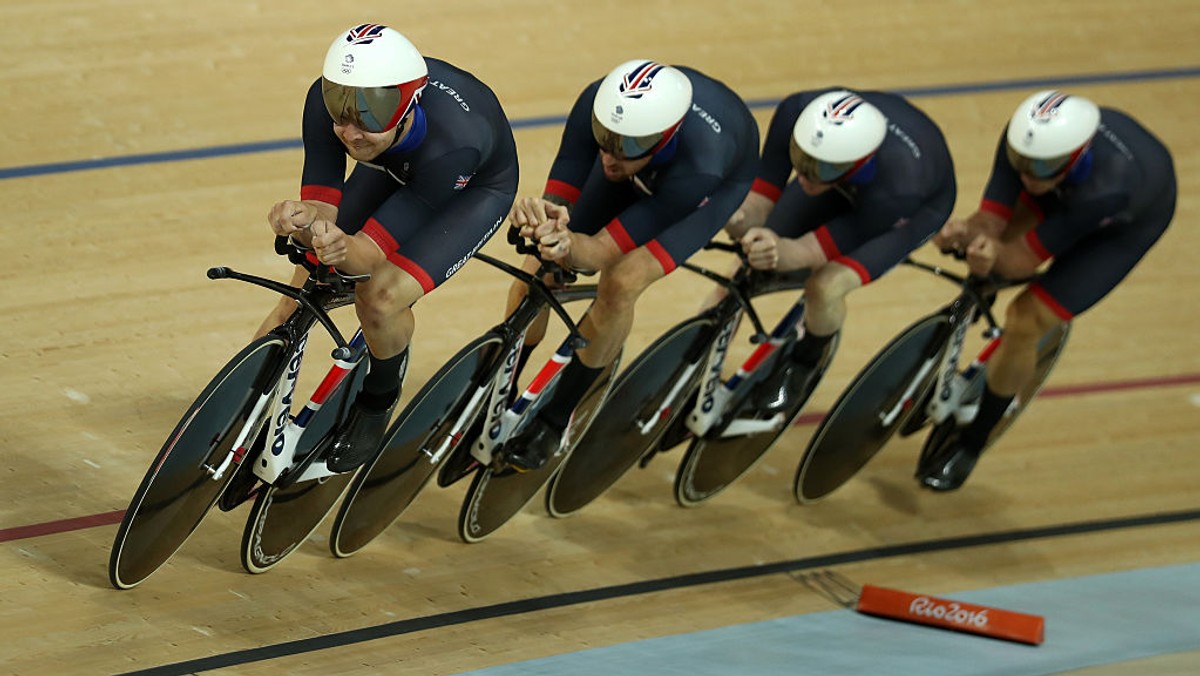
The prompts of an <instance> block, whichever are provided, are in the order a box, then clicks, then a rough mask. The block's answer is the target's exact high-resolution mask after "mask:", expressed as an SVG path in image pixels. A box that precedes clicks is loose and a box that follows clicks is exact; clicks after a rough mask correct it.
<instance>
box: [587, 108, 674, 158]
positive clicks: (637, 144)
mask: <svg viewBox="0 0 1200 676" xmlns="http://www.w3.org/2000/svg"><path fill="white" fill-rule="evenodd" d="M678 128H679V125H678V124H676V125H675V126H673V127H671V128H670V129H667V130H666V131H661V132H659V133H657V134H647V135H646V136H624V135H622V134H618V133H616V132H615V131H612V130H611V129H609V128H608V127H605V126H604V125H603V124H601V123H600V120H599V119H597V118H596V113H595V112H593V113H592V136H594V137H595V138H596V143H599V144H600V149H601V150H603V151H605V152H607V153H609V154H611V155H614V156H616V157H617V159H621V160H639V159H642V158H643V157H646V156H647V155H650V154H652V153H654V152H656V151H657V150H658V149H660V148H661V147H662V146H664V145H666V141H669V140H670V137H671V136H672V135H673V134H674V133H675V130H676V129H678Z"/></svg>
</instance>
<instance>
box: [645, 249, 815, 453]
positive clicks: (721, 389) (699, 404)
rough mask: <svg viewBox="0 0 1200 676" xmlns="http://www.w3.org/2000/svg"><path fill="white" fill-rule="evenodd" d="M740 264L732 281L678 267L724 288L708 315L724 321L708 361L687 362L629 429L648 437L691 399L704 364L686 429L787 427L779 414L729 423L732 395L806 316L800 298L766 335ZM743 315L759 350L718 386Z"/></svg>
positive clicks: (729, 432)
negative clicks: (658, 400)
mask: <svg viewBox="0 0 1200 676" xmlns="http://www.w3.org/2000/svg"><path fill="white" fill-rule="evenodd" d="M705 248H706V249H721V250H725V251H730V252H733V253H738V254H739V255H741V253H740V252H741V249H740V248H739V247H737V246H736V245H727V244H720V243H717V242H712V243H710V244H709V245H708V246H706V247H705ZM742 265H743V268H742V269H741V270H739V271H738V272H737V273H736V274H735V275H734V277H733V278H728V277H723V276H721V275H718V274H716V273H713V272H711V271H709V270H706V269H704V268H701V267H699V266H696V265H692V264H691V263H684V264H683V265H682V266H681V267H683V268H685V269H687V270H690V271H692V272H694V273H696V274H698V275H701V276H704V277H707V278H708V279H710V280H712V281H714V282H716V283H717V284H718V285H720V286H722V287H724V288H725V290H726V291H727V293H728V295H727V296H726V297H725V298H724V299H722V301H721V302H720V303H719V304H718V305H717V306H716V307H714V308H713V309H711V310H709V314H710V315H711V316H713V317H715V318H717V319H718V320H721V318H722V317H724V320H723V323H722V324H721V327H720V330H719V331H718V333H717V335H716V338H715V339H714V340H712V341H711V343H710V344H709V347H708V351H707V356H706V357H705V358H704V360H703V361H701V360H700V359H689V360H688V362H687V365H686V367H685V368H684V371H683V372H682V373H681V374H680V375H679V377H678V378H676V380H675V383H674V384H673V385H672V386H671V390H670V391H669V392H668V393H667V396H666V397H664V398H663V400H662V403H660V404H659V406H658V408H657V409H656V410H655V411H654V412H652V413H650V414H649V415H648V416H646V417H645V418H641V419H637V420H634V421H633V424H634V425H635V426H636V427H637V429H638V430H639V431H640V432H641V433H642V434H643V435H646V434H649V433H650V432H651V430H653V429H654V426H655V425H656V424H657V423H658V422H659V421H661V420H662V419H663V418H664V417H666V416H669V415H670V414H671V412H672V411H673V410H675V407H676V406H677V405H678V403H679V402H680V400H681V399H683V398H684V396H685V395H687V394H690V393H689V392H685V391H684V390H686V389H687V385H688V383H690V382H691V380H692V377H693V376H694V375H695V373H696V370H697V369H699V368H701V364H703V369H704V371H703V373H704V376H703V378H704V380H703V382H702V383H701V384H700V388H699V390H698V393H697V397H696V403H695V405H694V406H693V407H692V408H691V410H690V411H688V412H687V414H686V417H685V418H684V424H685V425H686V426H687V428H688V430H689V431H691V432H692V433H693V434H695V435H697V436H703V435H706V434H709V433H710V432H713V431H716V432H717V433H718V435H719V436H721V437H732V436H740V435H745V434H757V433H760V432H768V431H774V430H778V429H779V428H780V427H782V426H783V425H784V424H786V423H787V421H786V420H784V416H783V414H782V413H777V414H776V415H774V416H772V417H771V418H769V419H767V420H753V419H736V420H727V414H728V412H729V410H730V409H731V403H732V402H734V401H735V396H734V395H735V393H737V392H738V388H739V387H740V386H741V385H742V383H744V382H745V381H746V379H747V378H748V377H749V376H750V375H751V374H752V373H754V371H755V370H756V369H757V368H758V367H759V366H760V365H762V363H763V362H765V361H766V360H767V358H769V357H770V356H771V355H772V354H773V353H774V352H775V351H776V350H777V349H779V347H780V346H781V345H783V344H785V343H786V342H787V341H788V340H789V337H790V334H791V331H792V329H793V328H794V327H801V330H803V328H802V325H801V320H802V319H803V317H804V299H803V297H802V298H801V299H799V300H797V301H796V303H795V304H793V305H792V307H791V308H790V309H789V310H788V311H787V312H786V313H785V314H784V316H783V318H782V319H780V320H779V323H778V324H776V325H775V328H773V329H772V330H771V333H770V334H767V333H766V332H765V331H764V329H763V325H762V322H761V321H760V320H759V318H758V315H757V313H756V312H755V311H754V306H753V305H751V303H750V295H751V294H750V293H748V292H747V289H746V288H745V287H748V286H752V282H750V281H748V279H749V275H750V274H751V272H750V271H749V267H748V264H747V263H746V261H745V260H744V259H743V261H742ZM769 287H770V285H766V286H765V287H764V288H769ZM789 288H795V287H794V286H793V287H788V286H786V285H781V286H779V288H778V289H776V290H787V289H789ZM743 313H744V314H745V315H746V316H747V317H749V318H750V321H751V322H752V323H753V324H754V329H755V333H754V335H753V336H752V337H751V342H754V343H757V344H758V347H757V348H755V350H754V352H753V353H752V354H751V355H750V357H749V358H747V359H746V360H745V362H743V363H742V365H741V366H740V367H739V368H738V370H737V372H736V373H735V374H734V375H733V376H732V377H730V378H729V380H727V381H725V382H724V383H722V381H721V373H722V371H723V370H724V368H725V357H726V355H727V354H728V352H729V344H730V342H731V341H732V340H733V334H734V333H735V332H736V330H737V327H738V324H739V323H740V321H741V318H742V315H743Z"/></svg>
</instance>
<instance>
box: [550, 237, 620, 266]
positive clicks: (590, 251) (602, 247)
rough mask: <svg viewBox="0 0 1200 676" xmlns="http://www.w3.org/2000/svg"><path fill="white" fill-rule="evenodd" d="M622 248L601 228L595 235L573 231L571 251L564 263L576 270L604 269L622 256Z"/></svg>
mask: <svg viewBox="0 0 1200 676" xmlns="http://www.w3.org/2000/svg"><path fill="white" fill-rule="evenodd" d="M621 255H622V254H621V249H620V248H619V247H618V246H617V245H616V242H614V241H613V240H612V237H610V236H609V235H608V233H606V232H605V231H603V230H601V231H600V234H598V235H595V236H590V235H584V234H581V233H578V232H572V233H571V252H570V254H569V255H568V256H567V259H566V260H565V261H564V264H565V265H566V266H567V267H569V268H573V269H575V270H603V269H605V268H607V267H608V266H609V265H611V264H612V263H614V262H616V261H617V259H619V258H620V257H621Z"/></svg>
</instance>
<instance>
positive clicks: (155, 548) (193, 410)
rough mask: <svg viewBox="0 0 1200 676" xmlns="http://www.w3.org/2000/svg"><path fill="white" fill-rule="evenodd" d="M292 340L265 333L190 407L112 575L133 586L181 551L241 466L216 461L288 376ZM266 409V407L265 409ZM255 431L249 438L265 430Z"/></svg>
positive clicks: (149, 483) (149, 480)
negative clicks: (217, 472) (217, 471)
mask: <svg viewBox="0 0 1200 676" xmlns="http://www.w3.org/2000/svg"><path fill="white" fill-rule="evenodd" d="M284 354H285V345H284V341H283V340H282V339H281V338H278V337H276V336H270V335H268V336H264V337H262V338H259V339H258V340H256V341H254V342H253V343H251V344H250V345H248V346H247V347H246V348H245V349H243V350H242V351H241V352H239V353H238V354H237V356H235V357H234V358H233V359H231V360H230V361H229V363H227V364H226V365H225V367H224V368H222V369H221V371H220V372H219V373H218V374H217V375H216V377H214V378H213V379H212V381H210V382H209V384H208V386H207V387H205V389H204V391H203V392H201V394H200V396H199V397H198V398H197V399H196V401H195V402H193V403H192V405H191V406H190V407H189V408H188V410H187V412H186V413H184V415H183V418H182V419H181V420H180V421H179V424H178V425H176V426H175V430H174V431H173V432H172V433H171V435H170V436H169V437H168V438H167V441H166V443H164V444H163V446H162V449H161V450H159V452H158V455H157V456H155V458H154V461H153V462H152V463H150V469H149V470H148V471H147V472H146V475H145V477H144V478H143V479H142V483H141V485H140V486H139V487H138V489H137V492H136V493H134V496H133V500H132V501H130V503H129V508H128V509H127V510H126V511H125V516H124V517H123V518H122V520H121V526H120V528H118V529H117V536H116V539H115V541H114V542H113V548H112V553H111V555H110V557H109V564H108V574H109V581H110V582H111V583H112V585H113V586H114V587H116V588H118V589H129V588H130V587H134V586H136V585H137V584H139V583H141V582H142V581H143V580H145V579H146V578H147V577H149V576H150V575H151V574H152V573H153V572H154V571H156V570H158V569H159V567H160V566H162V565H163V564H164V563H165V562H166V561H167V559H169V558H170V557H171V556H172V555H173V554H174V553H175V552H176V551H178V550H179V548H180V547H181V546H183V543H184V542H185V541H186V540H187V539H188V537H189V536H190V535H191V534H192V532H194V531H195V530H196V528H197V527H198V526H199V525H200V522H201V521H202V520H203V519H204V517H205V515H207V514H208V512H209V510H210V509H212V507H213V505H214V504H215V503H216V502H217V500H218V499H219V498H220V497H221V493H222V491H223V490H224V489H225V487H226V485H227V484H228V483H229V482H230V481H231V480H232V479H233V477H234V474H235V473H236V470H237V469H238V467H237V466H231V467H228V468H226V470H225V472H224V474H223V476H222V477H221V478H220V479H214V478H213V476H212V473H211V472H210V471H209V470H210V468H213V467H215V466H216V465H219V464H220V463H221V462H222V461H223V460H224V459H225V457H226V456H227V455H228V454H229V452H230V451H231V450H232V447H233V444H234V443H235V442H236V441H237V437H238V435H239V433H240V432H242V430H243V429H244V428H245V427H246V425H247V423H248V422H253V424H256V425H261V424H262V421H261V420H260V421H250V417H251V415H252V413H253V410H254V407H255V404H256V403H257V402H258V400H259V398H260V396H261V395H262V394H263V392H264V391H265V390H266V389H267V388H270V387H271V386H272V385H273V384H274V382H275V380H276V379H277V378H278V377H279V376H280V374H281V373H282V369H283V366H284V364H283V361H284ZM264 416H265V412H264ZM258 433H259V429H253V430H250V434H249V435H248V436H247V440H246V441H245V442H244V443H245V445H250V444H251V443H252V442H253V440H254V439H256V438H257V437H258Z"/></svg>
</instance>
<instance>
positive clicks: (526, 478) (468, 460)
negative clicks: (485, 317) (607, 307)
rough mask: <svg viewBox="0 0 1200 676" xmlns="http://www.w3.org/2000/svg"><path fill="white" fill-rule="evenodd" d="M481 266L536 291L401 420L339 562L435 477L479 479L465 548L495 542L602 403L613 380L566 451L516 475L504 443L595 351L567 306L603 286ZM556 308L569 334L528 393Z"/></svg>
mask: <svg viewBox="0 0 1200 676" xmlns="http://www.w3.org/2000/svg"><path fill="white" fill-rule="evenodd" d="M508 237H509V241H510V243H512V244H514V245H515V246H516V247H517V251H518V252H519V253H531V254H534V255H536V253H537V247H536V246H532V245H529V244H526V243H525V242H524V240H522V239H521V238H520V236H519V234H518V231H517V230H516V229H510V230H509V233H508ZM475 257H476V258H478V259H479V260H482V261H483V262H485V263H487V264H489V265H491V266H493V267H495V268H497V269H499V270H501V271H502V272H505V273H506V274H508V275H511V276H512V277H515V278H516V279H519V280H521V281H522V282H524V283H525V284H526V286H527V288H528V289H529V291H528V293H527V294H526V295H525V298H524V299H523V300H522V301H521V302H520V303H519V304H518V305H517V307H516V308H515V309H514V310H513V312H512V313H511V314H510V315H509V316H508V317H507V318H506V319H505V320H504V321H503V322H501V323H500V324H498V325H497V326H495V327H493V328H492V329H490V330H488V331H487V332H486V333H484V334H483V335H481V336H479V337H478V338H476V339H474V340H472V341H471V342H470V343H468V344H467V345H466V346H465V347H463V348H462V349H461V350H459V351H458V353H457V354H455V355H454V356H453V357H451V358H450V360H449V361H447V362H446V364H445V365H444V366H442V367H441V369H439V370H438V372H437V373H435V374H434V375H433V376H432V377H431V378H430V379H429V381H428V382H427V383H426V384H425V386H424V387H423V388H422V389H421V391H420V392H418V393H417V394H416V395H415V396H414V398H413V399H412V400H411V402H409V404H408V405H407V406H406V407H405V409H404V410H403V411H401V413H400V415H399V417H398V418H397V420H396V422H395V424H394V425H393V426H392V428H391V429H390V430H389V432H388V437H387V441H386V442H385V444H384V450H383V452H382V453H380V454H379V456H377V457H376V459H375V460H374V461H373V462H372V463H371V464H369V465H368V466H367V468H366V469H365V470H364V471H363V472H362V473H360V474H359V475H358V477H356V479H355V480H354V482H353V483H352V484H351V487H350V490H349V491H348V492H347V495H346V497H345V499H344V500H343V501H342V506H341V508H340V510H339V512H338V515H337V518H336V520H335V521H334V525H333V529H332V532H331V536H330V540H329V544H330V549H331V551H332V552H333V554H334V555H335V556H338V557H347V556H351V555H353V554H355V553H357V552H358V551H360V550H361V549H362V548H363V547H365V546H366V545H367V544H368V543H370V542H371V541H372V540H374V539H375V538H376V537H377V536H378V535H379V534H380V533H382V532H383V531H384V530H385V529H387V527H388V526H389V525H391V524H392V523H393V522H394V521H395V520H396V519H398V518H399V517H400V516H401V515H402V514H403V513H404V511H405V510H406V509H407V508H408V507H409V505H410V504H412V502H413V500H414V499H416V497H417V495H418V494H419V493H420V491H421V490H422V489H423V488H424V486H425V485H426V484H427V482H428V481H429V480H430V479H431V478H432V477H433V475H434V474H435V472H436V473H437V483H438V484H439V485H440V486H442V487H446V486H449V485H451V484H453V483H455V482H457V481H459V480H461V479H463V478H465V477H467V476H473V479H472V482H471V487H470V488H469V489H468V491H467V494H466V497H465V499H464V502H463V507H462V510H461V513H460V517H459V525H458V528H459V535H460V537H462V539H463V540H465V541H466V542H476V541H479V540H481V539H483V538H485V537H487V536H488V535H489V534H491V533H492V532H493V531H495V530H496V529H497V528H499V527H500V526H501V525H503V524H504V523H505V522H507V521H508V520H509V519H510V518H511V517H512V516H513V515H515V514H516V513H517V512H518V511H520V509H521V508H522V507H523V506H524V505H525V504H526V503H527V502H528V501H529V500H530V499H531V498H532V496H533V495H534V494H535V493H536V492H537V490H538V489H540V487H541V485H542V483H543V482H544V481H545V479H546V477H547V476H548V474H549V473H552V472H553V471H554V468H555V467H557V466H558V464H559V463H560V462H561V461H562V459H563V457H564V456H565V453H566V451H567V450H569V446H570V442H569V440H570V439H571V438H573V437H574V436H576V435H577V430H579V429H581V428H582V427H584V426H586V424H587V419H589V418H590V415H589V413H588V412H589V411H590V410H591V409H592V408H593V407H594V405H595V403H596V402H597V401H598V399H599V397H601V396H603V391H604V389H605V388H604V387H603V383H604V382H606V381H607V380H608V378H607V377H606V374H602V376H601V377H600V378H598V379H597V385H594V386H593V388H592V389H591V390H590V391H589V393H588V394H587V395H585V397H584V399H583V401H582V402H581V403H580V405H579V406H578V407H577V408H576V411H575V415H574V417H573V418H572V422H571V425H570V426H569V427H568V430H567V432H566V434H565V439H566V441H565V443H564V444H563V446H562V447H561V448H560V451H559V453H558V454H556V455H555V456H554V457H552V458H550V460H549V462H548V463H547V465H546V467H544V468H541V469H539V470H535V471H531V472H516V471H515V470H513V469H512V468H510V467H508V465H507V463H506V461H505V457H506V455H505V452H504V444H505V442H506V441H507V440H508V439H509V438H510V437H511V436H512V435H514V434H516V433H517V432H519V431H520V429H521V428H522V426H523V424H524V423H525V421H527V420H529V419H531V416H532V415H533V414H534V413H536V411H537V409H538V407H539V405H540V404H541V403H543V402H544V401H545V399H544V397H545V395H547V394H548V393H549V392H550V391H551V390H552V388H553V386H554V384H555V382H556V377H557V376H558V374H559V372H560V371H561V369H562V368H563V367H564V366H565V365H566V364H567V363H568V362H569V361H570V359H571V358H572V355H573V354H574V352H575V350H577V349H579V348H581V347H583V346H584V345H585V344H586V341H585V340H584V339H583V337H582V336H581V335H580V334H579V331H578V328H577V326H576V324H575V321H574V320H573V319H572V318H571V316H570V315H569V314H568V312H567V310H566V309H565V307H564V306H566V305H570V304H576V303H579V302H581V301H589V302H590V301H591V300H593V299H594V298H595V297H596V286H595V285H594V284H578V283H576V277H575V275H574V273H572V272H570V271H568V270H565V269H563V268H561V267H559V266H557V265H555V264H553V263H547V262H542V263H541V265H540V269H539V270H538V271H537V272H536V273H534V274H532V275H531V274H529V273H526V272H524V271H522V270H520V269H517V268H515V267H513V266H511V265H508V264H507V263H504V262H502V261H499V260H496V259H495V258H492V257H490V256H487V255H484V254H476V256H475ZM547 275H549V276H550V277H552V278H553V279H554V282H553V284H552V285H548V284H547V283H546V282H545V281H544V277H546V276H547ZM547 308H548V309H549V310H551V311H552V312H553V313H554V314H555V315H556V316H557V317H558V318H559V320H560V321H561V322H562V323H563V325H564V326H565V327H566V330H567V334H568V335H567V337H566V338H565V339H564V340H563V342H562V344H561V345H560V346H559V347H558V349H557V350H556V351H555V353H554V355H553V356H552V357H551V358H550V359H549V361H547V362H546V364H545V365H544V366H543V367H542V368H541V370H539V371H538V373H537V374H536V375H535V376H534V378H533V379H532V381H531V382H530V383H529V385H528V386H527V387H526V388H524V390H521V389H520V388H519V387H518V384H517V378H518V375H519V374H518V373H517V368H516V365H517V361H518V356H519V354H520V352H521V349H522V347H523V346H524V345H525V340H526V336H527V334H529V332H530V328H531V326H533V325H534V323H535V322H536V321H537V320H538V317H539V316H541V315H542V314H543V312H544V311H545V310H546V309H547ZM609 372H611V368H610V369H609Z"/></svg>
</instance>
